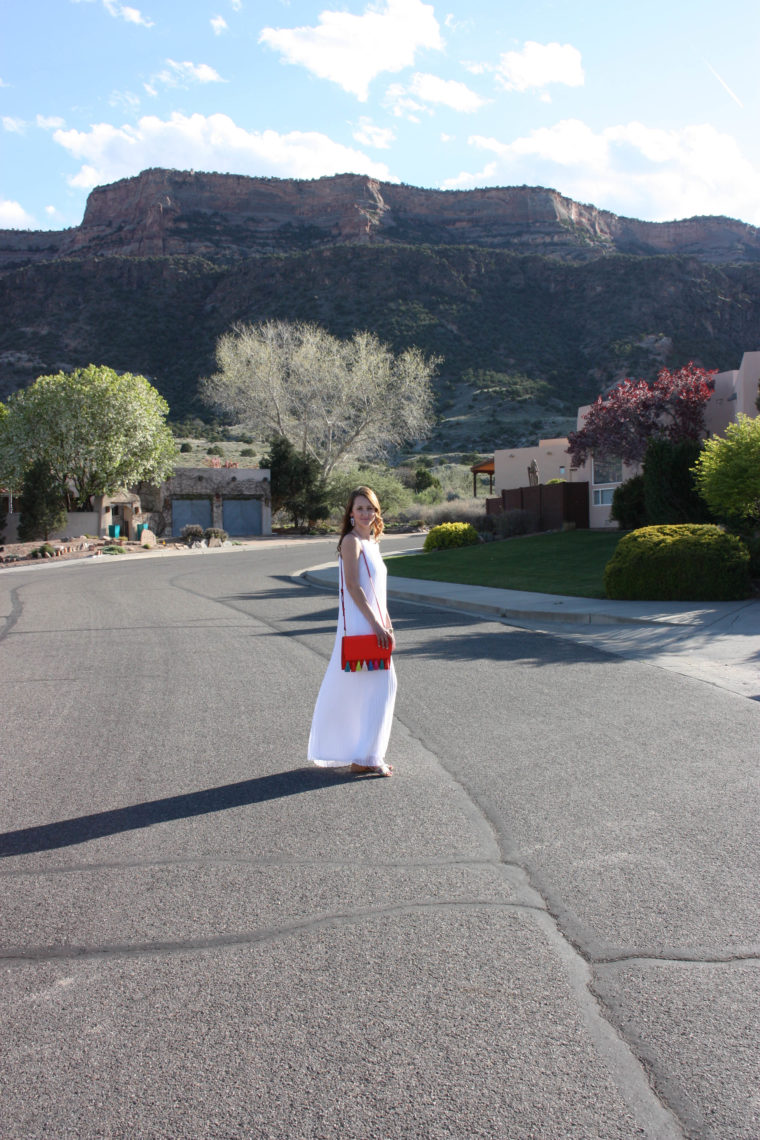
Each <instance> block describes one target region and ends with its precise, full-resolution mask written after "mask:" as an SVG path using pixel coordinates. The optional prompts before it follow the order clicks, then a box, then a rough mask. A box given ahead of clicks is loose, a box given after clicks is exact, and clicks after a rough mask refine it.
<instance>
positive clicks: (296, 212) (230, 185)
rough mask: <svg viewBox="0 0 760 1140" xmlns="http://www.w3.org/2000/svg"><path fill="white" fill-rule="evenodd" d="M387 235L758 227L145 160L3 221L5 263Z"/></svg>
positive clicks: (703, 252)
mask: <svg viewBox="0 0 760 1140" xmlns="http://www.w3.org/2000/svg"><path fill="white" fill-rule="evenodd" d="M389 243H391V244H402V245H431V246H435V245H445V246H452V245H469V246H480V247H485V248H490V249H501V250H511V251H513V252H518V253H537V254H542V255H544V256H550V257H554V258H559V259H561V260H572V261H584V260H589V259H593V258H596V257H600V256H604V255H606V254H610V253H627V254H633V255H639V256H652V255H658V254H675V255H681V256H688V257H693V258H697V259H699V260H700V261H705V262H710V263H713V264H727V263H732V262H734V263H735V262H747V261H760V230H758V229H757V228H756V227H754V226H749V225H746V224H744V223H742V222H738V221H734V220H732V219H729V218H720V217H706V218H690V219H688V220H686V221H678V222H662V223H661V222H640V221H636V220H635V219H631V218H620V217H618V216H617V215H615V214H611V213H609V212H606V211H604V210H597V209H595V208H594V207H593V206H584V205H580V204H579V203H577V202H573V201H572V200H571V199H569V198H565V197H563V196H562V195H561V194H558V193H557V192H556V191H554V190H545V189H542V188H537V187H527V186H522V187H507V188H500V187H495V188H489V189H482V190H462V191H441V190H423V189H418V188H416V187H413V186H404V185H394V184H391V183H387V182H378V181H376V180H374V179H371V178H367V177H364V176H360V175H353V174H342V175H336V176H335V177H332V178H318V179H315V180H313V181H296V180H292V179H278V178H247V177H244V176H241V175H232V174H197V173H194V172H187V171H172V170H147V171H144V172H143V173H142V174H140V175H138V176H137V177H136V178H127V179H124V180H122V181H120V182H115V183H113V184H111V185H109V186H102V187H98V188H97V189H95V190H93V191H92V193H91V194H90V197H89V199H88V202H87V208H86V210H85V215H84V219H83V221H82V224H81V225H80V226H78V227H76V228H75V229H71V230H66V231H64V232H63V233H60V232H55V233H39V232H34V233H22V232H19V231H0V267H3V266H4V267H10V266H17V265H19V264H22V263H26V264H29V263H31V262H38V261H50V260H55V259H57V258H60V257H71V256H74V257H91V256H97V255H102V254H119V255H121V256H127V257H155V256H190V255H195V256H200V257H204V258H206V259H208V260H210V261H215V262H227V263H229V262H231V261H238V260H241V259H245V258H249V257H252V256H257V255H266V254H271V253H288V252H295V251H306V250H310V249H319V248H326V247H331V246H336V245H345V244H352V245H355V244H359V245H379V244H389Z"/></svg>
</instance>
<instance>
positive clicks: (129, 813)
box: [0, 768, 355, 858]
mask: <svg viewBox="0 0 760 1140" xmlns="http://www.w3.org/2000/svg"><path fill="white" fill-rule="evenodd" d="M350 782H355V778H354V777H353V776H351V774H350V773H349V772H348V770H347V769H329V770H325V769H320V768H295V769H292V770H291V771H285V772H276V773H273V774H272V775H270V776H257V777H256V778H255V779H251V780H241V781H240V782H239V783H236V784H224V785H222V786H221V787H218V788H206V789H204V790H203V791H200V792H188V793H187V794H185V795H181V796H167V797H166V798H165V799H160V800H148V801H146V802H145V803H140V804H130V805H129V806H128V807H122V808H115V809H113V810H112V811H99V812H93V813H92V814H91V815H80V816H75V817H74V818H73V819H62V820H58V821H57V822H55V823H45V824H40V825H39V826H37V827H24V828H21V829H19V830H18V831H6V832H2V833H0V858H3V857H7V856H9V855H29V854H31V853H32V852H35V851H52V850H54V849H55V848H57V847H71V846H74V845H75V844H77V843H86V842H87V841H88V840H91V839H102V838H104V837H105V836H107V835H119V834H120V833H121V832H123V831H135V830H137V829H138V828H142V827H152V826H153V824H156V823H168V822H170V821H172V820H177V819H188V818H190V817H191V816H197V815H207V814H209V813H210V812H216V811H226V810H227V809H228V808H235V807H245V806H247V805H249V804H258V803H263V802H264V801H265V800H276V799H282V798H283V797H284V796H295V795H299V794H300V793H301V792H314V791H318V790H320V789H324V788H325V787H329V786H330V785H334V784H342V783H350Z"/></svg>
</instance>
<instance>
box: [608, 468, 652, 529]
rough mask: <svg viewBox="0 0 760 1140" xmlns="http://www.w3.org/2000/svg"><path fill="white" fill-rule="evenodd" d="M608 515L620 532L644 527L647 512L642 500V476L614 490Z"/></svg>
mask: <svg viewBox="0 0 760 1140" xmlns="http://www.w3.org/2000/svg"><path fill="white" fill-rule="evenodd" d="M610 514H611V515H612V517H613V519H614V520H615V522H616V523H619V525H620V528H621V530H637V529H638V528H639V527H642V526H646V525H647V522H648V521H649V520H648V519H647V511H646V503H645V498H644V476H643V475H634V476H633V478H631V479H626V481H625V483H621V484H620V486H619V487H616V488H615V493H614V494H613V496H612V507H611V508H610Z"/></svg>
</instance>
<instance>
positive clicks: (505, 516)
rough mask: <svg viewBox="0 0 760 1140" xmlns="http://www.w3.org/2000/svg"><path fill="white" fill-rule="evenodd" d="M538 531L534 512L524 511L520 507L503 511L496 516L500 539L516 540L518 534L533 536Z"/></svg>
mask: <svg viewBox="0 0 760 1140" xmlns="http://www.w3.org/2000/svg"><path fill="white" fill-rule="evenodd" d="M535 529H536V516H535V515H534V513H533V511H523V510H520V508H519V507H516V508H514V509H513V510H511V511H502V512H501V514H500V515H496V534H497V536H498V538H514V536H515V535H516V534H532V533H533V531H534V530H535Z"/></svg>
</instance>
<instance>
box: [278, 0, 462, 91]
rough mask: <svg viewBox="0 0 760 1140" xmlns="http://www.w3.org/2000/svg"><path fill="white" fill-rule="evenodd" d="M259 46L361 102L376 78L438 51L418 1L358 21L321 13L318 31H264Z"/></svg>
mask: <svg viewBox="0 0 760 1140" xmlns="http://www.w3.org/2000/svg"><path fill="white" fill-rule="evenodd" d="M259 43H264V44H266V45H267V46H268V47H271V48H273V49H274V50H275V51H278V52H280V53H281V55H282V56H283V58H284V59H285V61H286V62H287V63H295V64H300V65H301V66H303V67H305V68H306V69H307V70H308V71H311V72H312V74H313V75H316V76H318V77H319V78H320V79H329V80H330V81H331V82H332V83H337V84H338V85H339V86H340V87H342V88H343V90H344V91H348V92H349V93H350V94H352V95H356V97H357V98H358V99H359V101H360V102H362V103H364V102H366V100H367V97H368V93H369V84H370V83H371V81H372V80H373V79H374V78H375V77H376V76H377V75H380V74H381V73H382V72H384V71H390V72H395V71H401V70H402V68H404V67H411V65H412V64H413V63H414V59H415V56H416V54H417V52H418V51H420V50H421V49H432V50H435V51H440V50H441V49H442V48H443V41H442V39H441V32H440V27H439V25H438V21H437V20H436V18H435V15H434V12H433V7H432V5H430V4H423V3H422V0H386V4H385V7H384V8H382V9H378V8H367V9H366V10H365V12H364V14H363V15H361V16H354V15H352V14H351V13H349V12H330V11H325V12H322V13H320V16H319V24H318V25H317V27H300V28H264V30H263V31H262V33H261V35H260V36H259Z"/></svg>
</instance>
